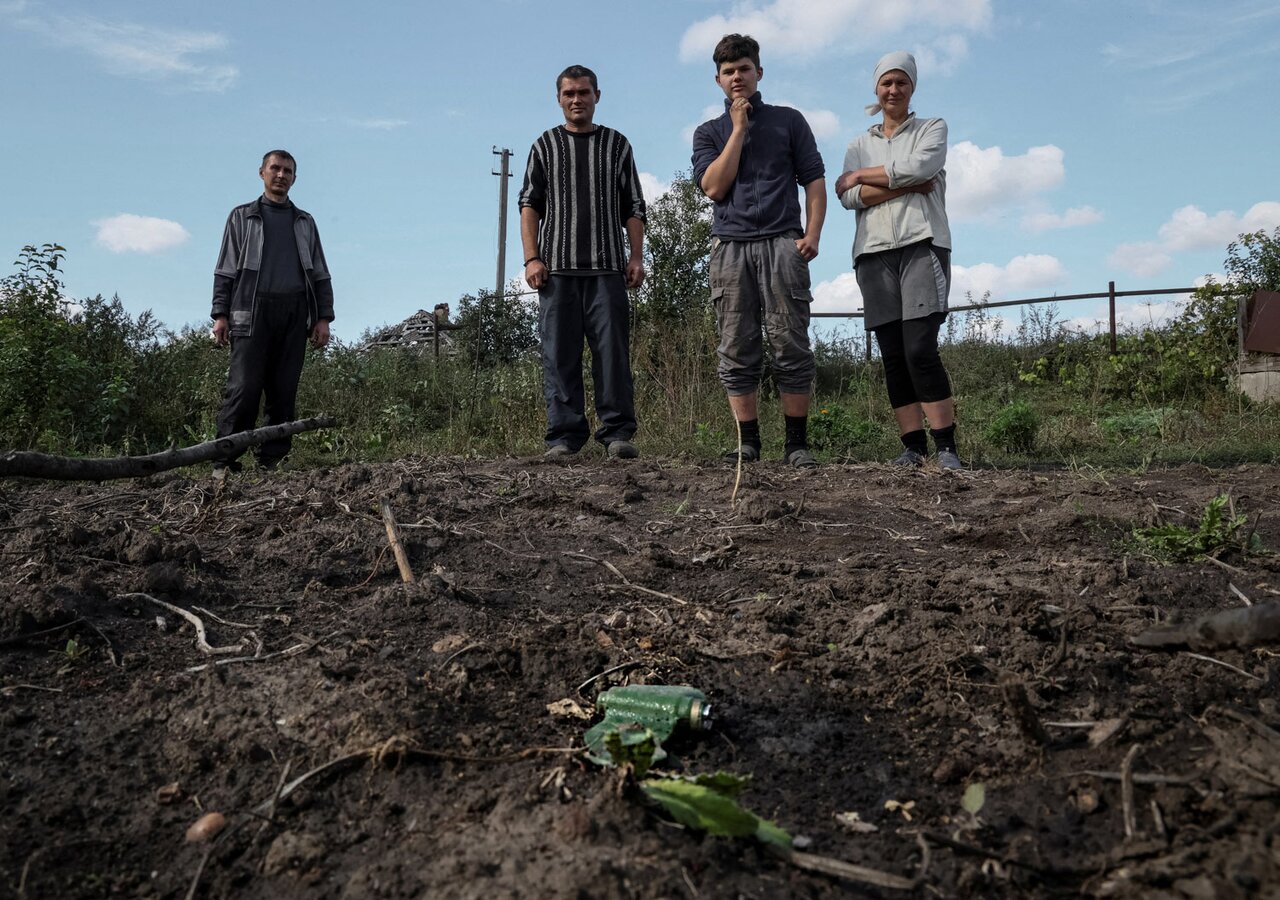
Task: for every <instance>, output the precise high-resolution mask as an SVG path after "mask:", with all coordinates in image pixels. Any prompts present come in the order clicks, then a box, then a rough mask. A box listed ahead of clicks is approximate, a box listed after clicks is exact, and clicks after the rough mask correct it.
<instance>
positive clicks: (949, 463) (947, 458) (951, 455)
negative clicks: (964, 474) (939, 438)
mask: <svg viewBox="0 0 1280 900" xmlns="http://www.w3.org/2000/svg"><path fill="white" fill-rule="evenodd" d="M938 468H940V469H944V470H946V469H950V470H952V471H954V470H956V469H963V468H964V463H963V462H961V461H960V457H959V456H957V455H956V452H955V451H954V450H939V451H938Z"/></svg>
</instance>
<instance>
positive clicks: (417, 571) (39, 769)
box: [0, 454, 1280, 900]
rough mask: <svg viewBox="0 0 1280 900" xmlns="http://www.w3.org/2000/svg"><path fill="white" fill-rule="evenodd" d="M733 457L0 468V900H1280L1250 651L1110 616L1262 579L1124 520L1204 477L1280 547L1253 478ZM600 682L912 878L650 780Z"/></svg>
mask: <svg viewBox="0 0 1280 900" xmlns="http://www.w3.org/2000/svg"><path fill="white" fill-rule="evenodd" d="M192 471H195V470H192ZM734 481H735V473H734V472H733V471H731V470H729V469H727V468H724V467H721V466H717V465H711V464H705V465H697V464H690V463H688V462H680V461H673V460H662V459H640V460H636V461H633V462H625V463H624V462H607V461H605V460H603V459H601V458H600V457H599V456H598V455H597V456H588V455H586V454H584V455H583V456H582V457H580V458H578V459H575V460H573V461H571V463H570V464H569V465H562V464H556V463H549V462H544V461H543V460H541V459H506V460H497V461H494V460H488V461H476V460H459V459H430V460H406V461H403V462H399V463H393V464H385V465H344V466H339V467H335V468H331V469H313V470H306V471H291V472H285V473H278V474H271V475H264V474H262V473H252V472H250V473H247V474H244V475H240V476H235V477H233V478H232V479H230V480H229V481H228V482H227V484H226V485H225V486H224V487H222V488H221V489H215V488H214V484H213V482H212V481H211V480H210V479H209V478H208V477H207V476H206V477H191V475H190V474H189V473H188V474H168V475H164V476H157V477H153V478H151V479H147V480H138V481H129V482H115V483H107V484H96V485H94V484H85V485H53V484H48V483H37V482H29V481H17V480H11V481H8V482H3V483H0V544H2V546H3V550H0V809H2V810H3V817H2V818H0V896H6V897H21V898H30V900H35V898H88V897H95V898H96V897H106V896H129V897H173V898H184V897H202V898H204V897H208V898H217V897H282V898H289V897H319V898H365V897H385V898H428V897H462V898H469V897H475V898H480V897H484V898H492V897H604V898H612V897H619V898H621V897H639V898H660V897H661V898H666V897H691V898H692V897H705V898H718V897H757V898H764V897H843V896H874V897H894V896H922V897H984V898H985V897H1075V896H1085V897H1144V898H1147V897H1168V898H1245V897H1275V896H1280V888H1278V887H1277V886H1280V804H1278V803H1277V797H1278V796H1280V734H1278V733H1277V729H1280V707H1278V705H1277V697H1278V696H1280V694H1278V693H1277V687H1280V660H1278V659H1277V658H1276V652H1275V649H1267V648H1266V647H1261V648H1254V649H1252V650H1239V649H1227V650H1219V651H1212V652H1205V653H1200V654H1196V655H1192V654H1190V653H1187V652H1179V651H1161V650H1143V649H1138V648H1136V647H1135V646H1133V645H1132V644H1131V643H1130V639H1131V638H1132V637H1133V636H1135V635H1137V634H1138V633H1140V632H1142V631H1144V630H1145V629H1147V628H1149V627H1151V626H1153V625H1156V624H1159V623H1165V622H1168V621H1170V620H1177V619H1188V618H1194V617H1195V616H1197V615H1199V614H1202V613H1206V612H1210V611H1213V610H1218V609H1225V608H1229V607H1237V606H1241V605H1242V604H1243V603H1245V602H1246V601H1248V602H1253V603H1262V602H1266V601H1274V600H1276V599H1280V557H1277V556H1275V555H1271V554H1267V553H1263V554H1248V555H1245V554H1243V553H1241V552H1238V551H1227V552H1224V553H1222V554H1221V555H1220V558H1219V559H1217V560H1213V561H1210V560H1205V561H1200V562H1194V563H1183V564H1177V565H1161V564H1158V563H1156V562H1155V561H1154V560H1152V559H1150V558H1148V557H1146V556H1144V555H1143V553H1142V552H1141V548H1140V547H1139V546H1138V545H1136V544H1135V543H1134V542H1133V540H1132V537H1131V534H1132V531H1133V529H1134V528H1135V527H1139V526H1144V525H1150V524H1153V523H1156V522H1165V523H1180V524H1188V525H1194V524H1195V523H1196V521H1198V519H1199V517H1200V515H1201V513H1202V512H1203V510H1204V509H1205V507H1206V505H1207V504H1208V502H1209V501H1210V500H1211V499H1212V498H1213V497H1215V496H1217V495H1219V494H1224V493H1226V494H1230V496H1231V498H1232V501H1233V503H1234V505H1235V508H1236V510H1237V511H1239V512H1242V513H1245V514H1248V515H1249V522H1250V524H1249V528H1251V529H1253V528H1256V534H1257V536H1258V537H1260V538H1261V543H1262V544H1263V546H1264V547H1266V548H1271V549H1272V550H1274V549H1276V548H1280V524H1277V516H1276V514H1275V509H1276V500H1277V498H1280V470H1278V469H1277V468H1276V467H1271V466H1244V467H1240V468H1236V469H1227V470H1210V469H1206V468H1203V467H1196V466H1190V467H1180V468H1174V469H1167V470H1158V471H1146V472H1141V473H1131V474H1113V473H1102V472H1096V471H1066V470H1054V471H1040V472H1034V471H992V470H977V471H969V472H962V473H948V474H944V473H941V472H939V471H937V470H936V469H930V468H926V469H924V470H921V471H913V472H902V471H896V470H892V469H890V468H889V467H887V466H881V465H828V466H825V467H823V468H821V469H819V470H817V471H815V472H793V471H791V470H788V469H786V468H784V467H782V465H781V464H780V463H776V462H772V463H770V462H765V463H760V464H756V465H754V466H752V467H749V468H748V469H747V471H746V472H745V473H744V475H743V478H742V483H741V486H740V489H739V495H738V498H737V502H736V503H733V502H731V496H732V493H733V490H734ZM383 499H386V500H387V501H388V502H389V507H390V509H391V510H392V512H393V515H394V517H395V519H396V520H398V522H399V524H400V529H401V537H402V541H403V544H404V547H405V550H406V552H407V558H408V563H409V565H410V567H411V569H412V573H413V575H414V577H415V579H416V581H415V583H413V584H404V583H402V581H401V577H400V574H399V571H398V568H397V565H396V561H395V558H394V555H393V554H392V553H391V552H390V550H389V549H388V535H387V529H386V528H385V526H384V521H383V518H382V516H381V514H380V511H379V502H380V501H381V500H383ZM1259 514H1260V517H1259ZM183 613H185V614H186V615H185V616H184V615H183ZM187 616H190V617H191V618H190V619H189V618H187ZM195 622H199V623H200V625H201V628H202V629H203V640H204V643H205V647H206V648H208V649H209V650H212V651H215V652H207V651H206V650H202V649H201V647H200V646H199V643H200V642H199V641H198V635H197V628H196V627H195V624H194V623H195ZM1276 649H1280V648H1276ZM222 651H225V652H222ZM624 683H649V684H658V683H667V684H684V685H693V686H695V687H698V688H700V689H701V690H703V691H705V692H706V694H707V695H708V696H709V698H710V700H711V703H712V706H713V717H714V724H713V727H712V729H711V730H710V731H709V732H706V733H703V734H700V735H689V734H678V735H677V736H676V737H675V738H674V739H673V740H672V741H671V742H669V743H668V745H667V747H668V750H669V751H670V752H671V755H672V758H671V760H670V762H671V766H672V767H673V768H674V769H675V770H676V771H679V772H684V773H688V774H695V773H712V772H715V771H718V770H724V771H729V772H734V773H738V774H740V775H750V776H751V778H752V781H751V784H750V786H749V787H748V789H747V790H746V792H745V793H744V794H743V795H742V798H741V800H742V803H743V805H744V806H746V807H748V808H750V809H751V810H753V811H754V812H755V813H757V814H759V815H760V816H762V817H765V818H768V819H770V820H772V821H773V822H775V823H777V824H778V825H779V826H780V827H782V828H784V829H786V830H787V831H788V832H790V833H791V834H792V835H793V836H795V837H797V839H798V844H799V845H800V846H801V847H803V849H804V851H805V852H806V853H809V854H814V855H819V856H823V857H828V858H831V859H836V860H842V861H844V862H847V863H852V864H855V865H859V866H863V867H867V868H869V869H874V870H877V871H879V872H881V873H885V874H888V875H894V876H898V877H899V878H903V879H908V880H911V881H912V882H913V884H914V887H913V888H911V889H909V890H897V889H893V888H887V887H875V886H872V885H869V884H866V883H862V882H860V881H858V880H854V879H849V878H841V877H838V876H835V875H824V874H819V873H815V872H812V871H807V870H802V869H800V868H797V867H796V866H793V865H791V864H789V863H788V862H786V861H784V860H782V859H780V858H778V857H777V856H775V855H773V854H771V853H770V852H768V851H767V850H766V849H765V848H764V847H763V846H762V845H759V844H756V843H754V842H753V841H751V840H749V839H729V838H712V837H707V836H705V835H703V834H700V833H697V832H694V831H691V830H688V829H686V828H684V827H681V826H679V825H676V824H674V823H673V822H672V821H671V820H670V819H668V818H666V817H665V816H664V815H663V814H662V813H661V812H660V811H659V810H657V809H656V808H654V807H651V806H648V805H646V803H645V801H644V799H643V795H642V794H641V792H640V791H639V790H637V788H636V785H635V783H634V780H633V779H631V778H629V777H627V775H626V774H625V773H619V772H617V771H616V770H604V769H601V768H599V767H597V766H596V765H594V764H592V763H590V762H588V761H587V760H586V759H585V758H584V757H583V754H582V752H581V748H582V734H583V731H584V730H585V729H586V728H587V727H588V725H589V724H590V721H591V720H590V719H582V718H577V717H575V716H574V715H573V714H572V713H573V710H574V708H575V704H576V707H577V708H579V709H581V710H582V711H584V714H587V715H590V714H591V713H592V711H593V701H594V699H595V697H596V696H597V694H598V693H599V692H600V691H602V690H604V689H606V688H608V687H611V686H616V685H619V684H624ZM565 700H570V701H573V703H562V702H561V701H565ZM549 707H550V708H549ZM553 709H554V711H552V710H553ZM299 779H301V780H299ZM975 785H981V787H980V788H976V787H974V786H975ZM966 792H967V793H966ZM962 799H963V800H964V801H965V803H964V805H962ZM965 806H967V807H968V808H967V809H966V808H965ZM975 807H976V811H975ZM211 812H216V813H219V814H221V815H222V816H223V817H224V818H225V822H226V824H225V827H223V828H222V829H221V831H217V832H216V833H214V830H213V829H211V831H210V834H209V835H208V836H207V837H206V839H205V840H203V841H194V842H189V841H188V840H187V839H186V834H187V831H188V828H189V827H190V826H192V825H193V823H195V822H196V821H197V820H199V819H201V817H202V816H204V815H205V814H207V813H211ZM207 825H208V821H207V820H206V821H205V823H204V824H202V826H201V827H206V826H207Z"/></svg>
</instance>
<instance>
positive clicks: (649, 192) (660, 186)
mask: <svg viewBox="0 0 1280 900" xmlns="http://www.w3.org/2000/svg"><path fill="white" fill-rule="evenodd" d="M640 190H641V192H642V193H643V194H644V202H645V203H652V202H653V201H655V200H657V199H658V198H659V197H661V196H662V195H663V194H665V193H666V192H667V191H669V190H671V183H670V182H668V181H663V180H662V179H660V178H659V177H658V176H657V175H654V174H652V173H651V172H641V173H640Z"/></svg>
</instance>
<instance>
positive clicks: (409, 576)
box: [381, 497, 413, 584]
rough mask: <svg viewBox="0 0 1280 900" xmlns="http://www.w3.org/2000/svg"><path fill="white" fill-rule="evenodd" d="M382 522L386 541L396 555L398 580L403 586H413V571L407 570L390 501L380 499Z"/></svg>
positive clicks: (407, 561)
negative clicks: (385, 528)
mask: <svg viewBox="0 0 1280 900" xmlns="http://www.w3.org/2000/svg"><path fill="white" fill-rule="evenodd" d="M381 506H382V522H383V524H384V525H386V526H387V540H388V541H390V542H391V552H392V553H394V554H395V555H396V565H397V566H399V567H400V578H401V580H402V581H404V583H405V584H413V569H411V568H409V557H408V555H407V554H406V553H405V552H404V546H403V545H402V544H401V543H400V528H399V526H398V525H396V517H395V516H394V515H393V514H392V512H391V501H389V500H388V499H387V498H386V497H383V498H382V502H381Z"/></svg>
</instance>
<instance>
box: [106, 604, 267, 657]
mask: <svg viewBox="0 0 1280 900" xmlns="http://www.w3.org/2000/svg"><path fill="white" fill-rule="evenodd" d="M118 599H120V600H146V601H147V602H148V603H154V604H155V605H156V606H159V607H160V608H161V609H167V610H169V612H171V613H173V614H174V615H177V616H181V617H182V618H184V619H186V620H187V621H188V622H190V623H191V625H192V627H194V628H195V630H196V649H197V650H199V651H200V652H201V653H203V654H205V655H206V656H218V655H223V654H227V653H239V652H240V651H241V650H243V649H244V648H245V640H246V639H245V638H241V639H240V641H239V642H238V643H236V644H233V645H231V646H227V647H211V646H210V645H209V641H208V640H207V638H206V635H205V630H204V620H203V619H201V618H200V617H199V616H197V615H196V614H195V613H193V612H191V611H190V610H186V609H183V608H182V607H181V606H174V605H173V604H172V603H168V602H166V601H164V600H159V599H157V598H155V597H152V596H151V595H150V594H141V593H136V594H121V595H120V597H119V598H118Z"/></svg>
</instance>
